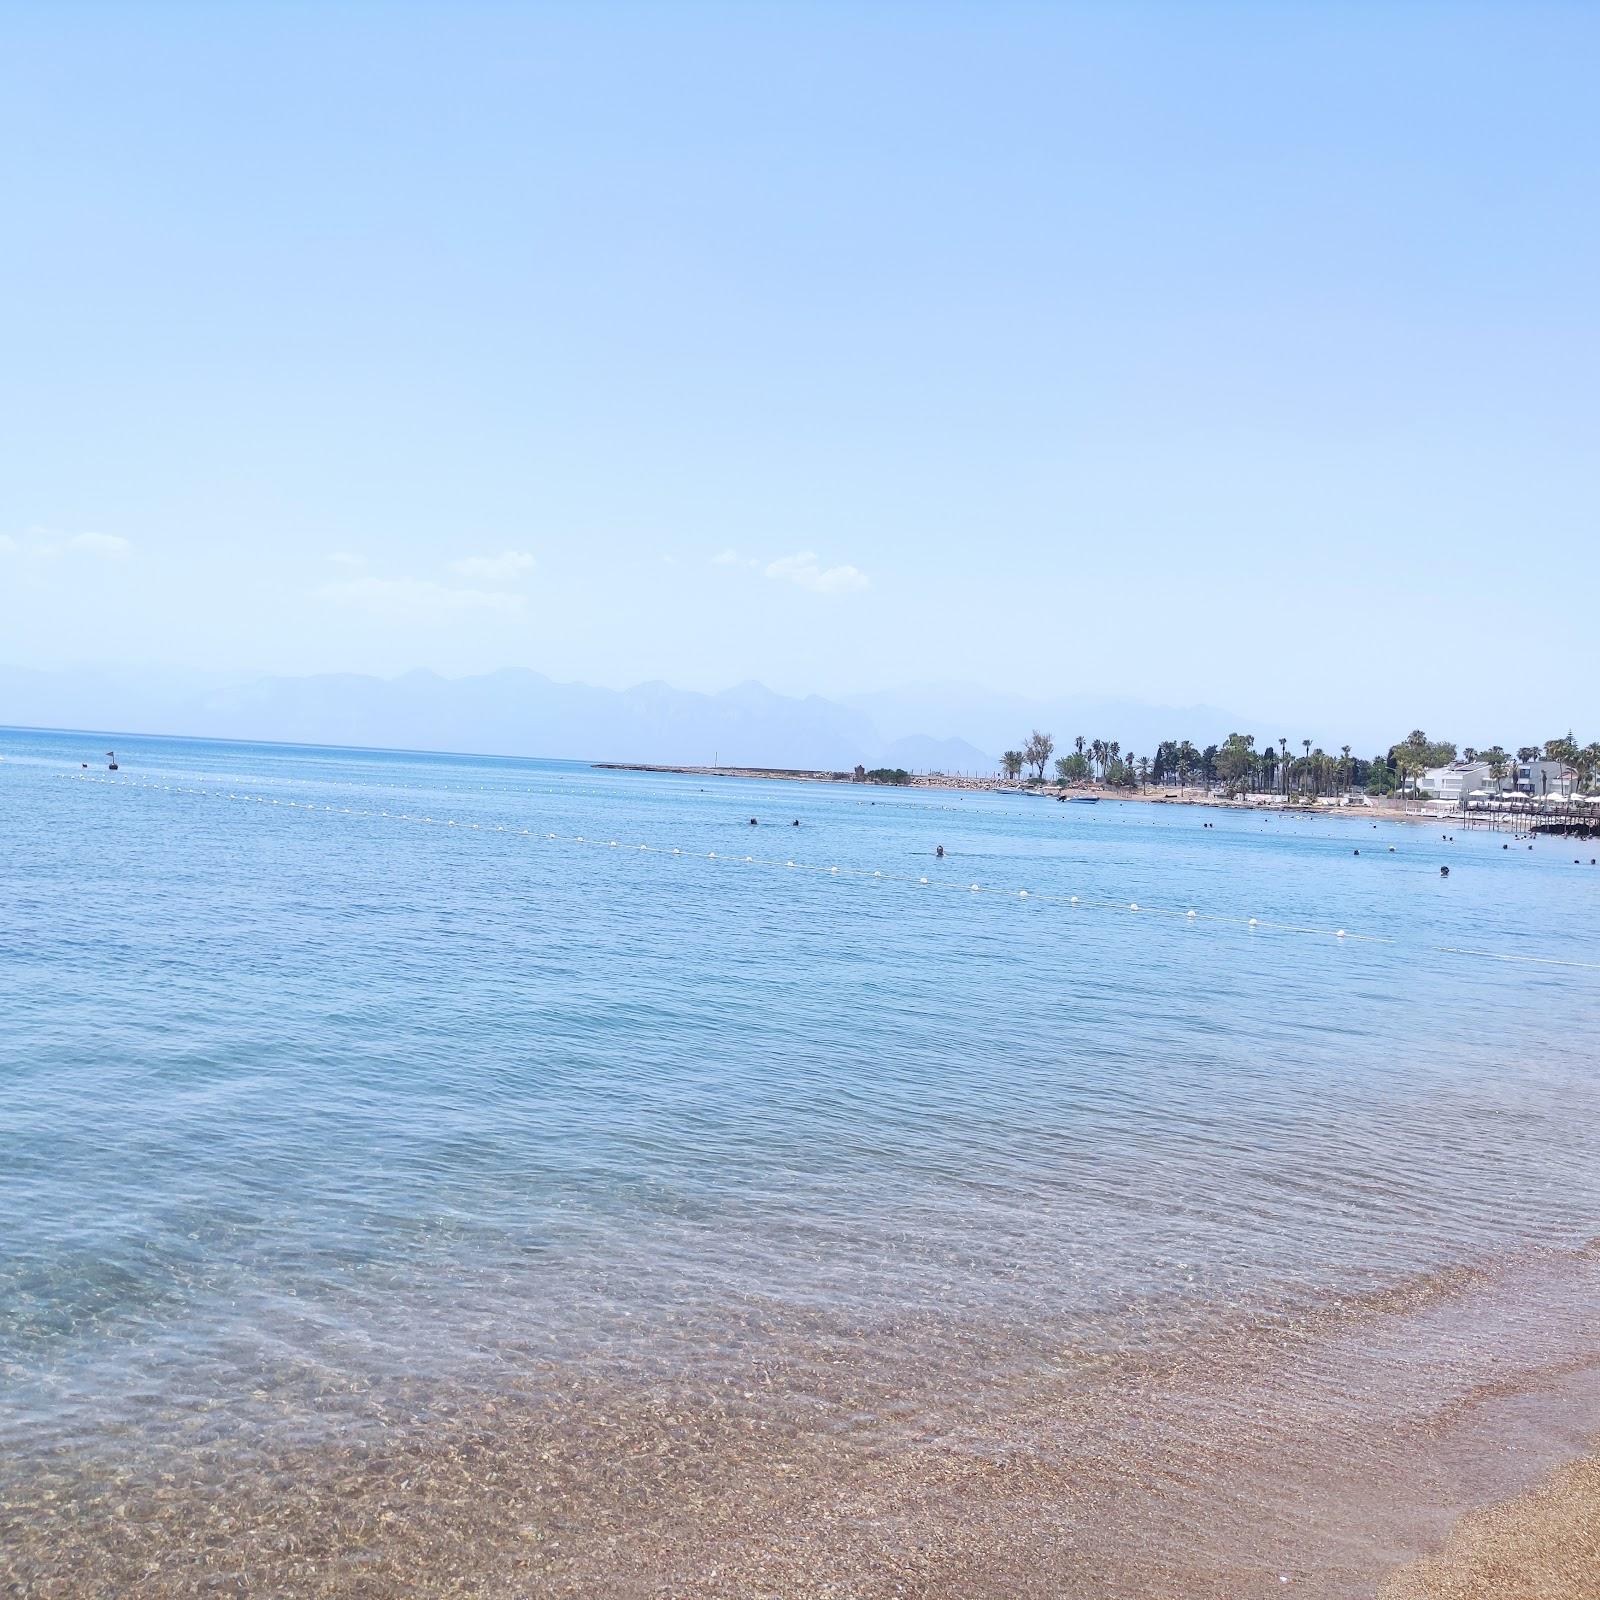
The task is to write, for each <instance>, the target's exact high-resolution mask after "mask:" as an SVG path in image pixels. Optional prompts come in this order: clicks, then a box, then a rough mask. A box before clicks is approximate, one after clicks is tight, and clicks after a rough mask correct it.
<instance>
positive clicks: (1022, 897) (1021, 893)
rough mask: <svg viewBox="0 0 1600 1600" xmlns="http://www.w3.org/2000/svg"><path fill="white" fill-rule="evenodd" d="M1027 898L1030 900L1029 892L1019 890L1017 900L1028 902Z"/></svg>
mask: <svg viewBox="0 0 1600 1600" xmlns="http://www.w3.org/2000/svg"><path fill="white" fill-rule="evenodd" d="M1027 898H1028V891H1027V890H1026V889H1018V890H1017V899H1019V900H1026V899H1027Z"/></svg>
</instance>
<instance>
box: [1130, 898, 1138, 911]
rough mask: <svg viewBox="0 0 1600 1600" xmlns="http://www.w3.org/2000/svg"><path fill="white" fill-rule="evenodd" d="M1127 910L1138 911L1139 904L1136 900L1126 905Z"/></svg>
mask: <svg viewBox="0 0 1600 1600" xmlns="http://www.w3.org/2000/svg"><path fill="white" fill-rule="evenodd" d="M1128 909H1129V910H1130V911H1137V910H1138V909H1139V902H1138V901H1137V900H1133V901H1130V902H1129V904H1128Z"/></svg>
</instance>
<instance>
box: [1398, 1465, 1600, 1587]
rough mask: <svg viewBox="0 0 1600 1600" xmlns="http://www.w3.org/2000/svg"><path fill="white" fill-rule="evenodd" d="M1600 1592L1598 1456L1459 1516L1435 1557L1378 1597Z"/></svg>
mask: <svg viewBox="0 0 1600 1600" xmlns="http://www.w3.org/2000/svg"><path fill="white" fill-rule="evenodd" d="M1596 1594H1600V1457H1595V1456H1591V1457H1589V1458H1587V1459H1586V1460H1583V1461H1578V1462H1574V1463H1573V1464H1572V1465H1571V1466H1568V1467H1563V1468H1561V1469H1560V1470H1559V1471H1557V1472H1555V1473H1553V1474H1552V1475H1551V1476H1550V1477H1549V1478H1547V1479H1546V1480H1545V1481H1544V1482H1543V1483H1541V1484H1540V1485H1539V1486H1538V1487H1537V1488H1536V1489H1534V1490H1532V1491H1530V1492H1529V1493H1528V1494H1525V1495H1521V1496H1519V1497H1518V1498H1517V1499H1515V1500H1510V1501H1507V1502H1505V1503H1504V1504H1502V1505H1497V1506H1492V1507H1490V1508H1489V1509H1487V1510H1485V1511H1479V1512H1475V1513H1473V1514H1472V1515H1471V1516H1468V1517H1465V1518H1463V1519H1462V1521H1461V1523H1460V1524H1459V1525H1458V1526H1457V1528H1456V1529H1455V1530H1454V1532H1452V1533H1451V1535H1450V1537H1449V1539H1448V1540H1447V1541H1446V1543H1445V1546H1444V1548H1443V1549H1442V1550H1440V1551H1439V1552H1438V1553H1437V1554H1436V1555H1432V1556H1428V1557H1427V1558H1425V1559H1424V1560H1421V1561H1418V1562H1415V1563H1413V1564H1412V1565H1411V1566H1408V1567H1406V1568H1405V1569H1404V1570H1403V1571H1401V1572H1398V1573H1396V1574H1395V1575H1394V1576H1393V1577H1391V1578H1390V1579H1389V1580H1388V1581H1387V1582H1386V1583H1385V1584H1384V1585H1383V1588H1382V1589H1381V1590H1380V1591H1379V1596H1380V1600H1593V1597H1594V1596H1595V1595H1596Z"/></svg>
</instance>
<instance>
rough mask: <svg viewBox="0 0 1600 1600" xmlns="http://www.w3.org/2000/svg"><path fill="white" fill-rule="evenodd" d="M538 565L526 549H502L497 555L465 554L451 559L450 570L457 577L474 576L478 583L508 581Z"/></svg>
mask: <svg viewBox="0 0 1600 1600" xmlns="http://www.w3.org/2000/svg"><path fill="white" fill-rule="evenodd" d="M537 565H538V563H537V562H536V561H535V560H534V558H533V557H532V556H531V555H529V553H528V552H527V551H526V550H502V551H501V552H500V554H499V555H497V556H467V557H466V558H465V559H464V560H462V561H452V562H451V563H450V570H451V571H452V572H454V573H455V574H456V575H457V576H458V577H462V578H476V579H477V580H478V581H479V582H480V583H509V582H510V581H511V580H512V579H513V578H518V577H520V576H521V575H522V574H523V573H525V572H532V571H533V569H534V568H535V567H536V566H537Z"/></svg>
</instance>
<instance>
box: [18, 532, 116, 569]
mask: <svg viewBox="0 0 1600 1600" xmlns="http://www.w3.org/2000/svg"><path fill="white" fill-rule="evenodd" d="M132 549H133V545H132V543H131V542H130V541H128V540H127V539H124V538H123V537H122V535H121V534H119V533H58V532H56V531H55V530H54V529H53V528H29V529H28V530H27V531H26V532H25V533H23V534H21V535H20V536H18V535H14V534H9V533H0V556H16V557H21V558H22V559H24V560H34V561H56V560H60V559H61V558H62V557H73V556H81V557H85V558H87V559H89V560H92V561H120V560H122V559H123V557H124V556H126V555H127V554H128V553H129V552H130V551H131V550H132Z"/></svg>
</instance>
